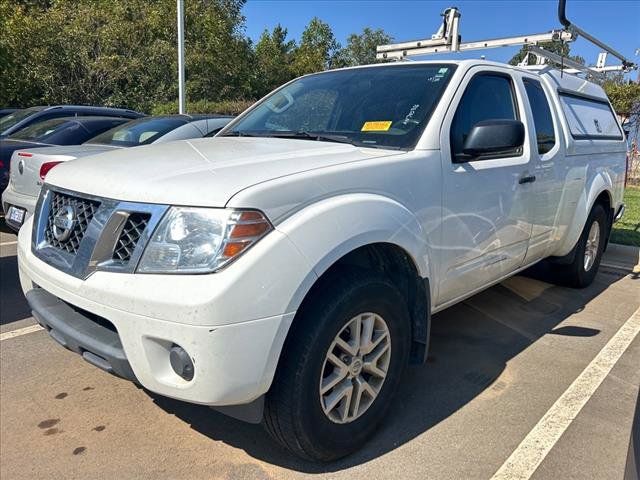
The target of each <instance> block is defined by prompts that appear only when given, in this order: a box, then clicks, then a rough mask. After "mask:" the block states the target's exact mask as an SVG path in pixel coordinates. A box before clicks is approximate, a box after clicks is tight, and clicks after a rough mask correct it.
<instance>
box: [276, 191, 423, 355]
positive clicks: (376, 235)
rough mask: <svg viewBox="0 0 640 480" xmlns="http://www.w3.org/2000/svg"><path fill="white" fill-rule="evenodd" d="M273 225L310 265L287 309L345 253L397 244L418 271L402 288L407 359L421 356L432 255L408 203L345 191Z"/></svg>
mask: <svg viewBox="0 0 640 480" xmlns="http://www.w3.org/2000/svg"><path fill="white" fill-rule="evenodd" d="M276 228H277V230H278V231H279V232H281V233H283V234H285V235H286V236H287V237H288V238H289V240H290V241H291V243H292V244H293V245H294V246H295V248H296V249H297V250H298V251H299V252H300V253H301V254H302V256H303V257H304V258H305V259H306V260H307V262H308V266H309V268H310V269H311V271H310V272H309V275H308V276H307V277H306V278H305V281H304V282H302V283H301V284H300V286H299V288H298V289H297V291H296V292H295V294H294V295H293V297H292V298H291V303H290V304H289V309H288V311H297V310H298V308H299V307H300V305H301V304H302V302H303V300H304V299H305V298H306V296H307V294H308V293H309V292H310V291H311V289H312V287H313V285H314V284H315V282H316V281H317V280H318V278H320V277H321V276H322V275H323V274H324V273H325V272H326V271H327V270H329V268H331V266H332V265H334V264H335V263H336V262H337V261H339V260H340V259H341V258H343V257H344V256H345V255H347V254H349V253H351V252H353V251H354V250H357V249H358V248H360V247H364V246H367V245H372V244H390V245H394V246H396V247H398V248H400V249H401V250H402V251H403V252H404V253H405V254H406V255H407V257H408V259H409V261H410V262H412V263H413V266H414V267H415V270H416V273H417V275H418V277H419V278H417V279H416V284H415V289H411V290H410V291H408V292H407V294H408V295H409V297H408V305H407V307H408V308H409V313H410V316H411V322H412V326H411V327H412V348H411V363H413V364H421V363H423V362H424V361H425V360H426V357H427V354H428V345H429V336H430V332H429V331H430V325H431V321H430V318H431V304H430V302H431V298H433V295H434V292H433V290H432V289H433V287H434V284H435V282H429V278H430V273H431V264H430V262H429V259H430V258H433V257H432V256H431V255H430V254H431V248H430V245H429V242H428V238H427V236H426V235H425V232H424V230H423V228H422V227H421V224H420V222H419V221H418V219H417V218H416V216H415V215H414V214H413V213H412V212H411V211H410V210H409V209H407V208H406V207H405V206H404V205H402V204H400V203H399V202H397V201H395V200H393V199H391V198H389V197H385V196H382V195H377V194H369V193H354V194H344V195H339V196H335V197H330V198H327V199H324V200H321V201H320V202H316V203H314V204H312V205H309V206H308V207H306V208H304V209H302V210H300V211H298V212H297V213H296V214H294V215H293V216H291V217H289V218H287V220H285V221H283V222H282V223H280V224H278V226H277V227H276ZM327 232H330V233H331V234H330V235H327ZM399 281H401V279H400V280H399Z"/></svg>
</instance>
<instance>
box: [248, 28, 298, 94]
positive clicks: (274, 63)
mask: <svg viewBox="0 0 640 480" xmlns="http://www.w3.org/2000/svg"><path fill="white" fill-rule="evenodd" d="M295 47H296V42H295V41H293V40H287V29H286V28H283V27H282V26H280V25H277V26H276V27H275V28H274V29H273V31H272V32H271V33H269V31H268V30H265V31H264V32H262V35H261V36H260V40H258V43H256V47H255V55H256V63H257V66H258V78H257V79H256V83H255V88H254V92H255V94H256V96H258V97H262V96H263V95H265V94H267V93H269V92H270V91H271V90H273V89H274V88H276V87H278V86H280V85H282V84H283V83H286V82H288V81H289V80H291V79H292V78H293V77H294V76H295V74H294V73H293V66H292V61H293V52H294V50H295Z"/></svg>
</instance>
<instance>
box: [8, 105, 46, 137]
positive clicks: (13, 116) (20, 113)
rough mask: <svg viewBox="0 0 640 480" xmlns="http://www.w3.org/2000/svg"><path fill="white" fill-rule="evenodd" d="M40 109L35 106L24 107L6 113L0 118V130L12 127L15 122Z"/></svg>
mask: <svg viewBox="0 0 640 480" xmlns="http://www.w3.org/2000/svg"><path fill="white" fill-rule="evenodd" d="M39 111H40V109H37V108H25V109H22V110H16V111H15V112H12V113H10V114H8V115H5V116H3V117H1V118H0V132H1V131H3V130H6V129H7V128H11V127H13V126H14V125H15V124H16V123H18V122H20V121H21V120H24V119H25V118H27V117H29V116H31V115H33V114H34V113H38V112H39Z"/></svg>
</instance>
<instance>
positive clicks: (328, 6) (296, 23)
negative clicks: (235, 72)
mask: <svg viewBox="0 0 640 480" xmlns="http://www.w3.org/2000/svg"><path fill="white" fill-rule="evenodd" d="M452 5H455V6H456V7H458V9H459V10H460V12H461V14H462V16H461V19H460V33H461V35H462V41H463V42H464V41H473V40H480V39H487V38H496V37H505V36H514V35H524V34H532V33H543V32H548V31H549V30H553V29H558V28H560V23H559V21H558V16H557V8H558V7H557V6H558V2H557V0H522V1H508V0H502V1H496V0H493V1H480V0H477V1H471V0H467V1H464V0H463V1H460V0H455V1H454V0H448V1H438V0H431V1H425V0H421V1H419V0H411V1H406V0H402V1H400V0H398V1H393V0H384V1H382V0H349V1H346V0H322V1H310V0H249V1H248V2H247V4H246V5H245V7H244V15H245V17H246V34H247V35H248V36H249V37H250V38H252V39H253V40H254V41H257V40H258V38H259V37H260V34H261V33H262V31H263V30H264V29H265V28H266V29H269V30H271V29H273V27H274V26H276V25H277V24H278V23H279V24H281V25H282V26H283V27H285V28H287V30H288V32H289V38H293V39H296V40H299V39H300V36H301V34H302V31H303V30H304V28H305V26H306V25H307V23H309V20H311V19H312V18H313V17H314V16H317V17H319V18H320V19H322V20H323V21H325V22H327V23H328V24H329V25H330V26H331V28H332V29H333V32H334V35H335V36H336V38H337V39H338V41H339V42H340V43H342V44H343V45H344V44H345V43H346V39H347V37H348V35H349V34H350V33H356V32H361V31H362V29H363V28H364V27H371V28H373V29H376V28H382V29H383V30H384V31H385V32H387V33H388V34H390V35H392V36H393V37H394V39H395V41H398V42H399V41H407V40H419V39H424V38H430V37H431V35H432V34H433V33H435V32H436V30H437V29H438V28H439V26H440V23H441V18H440V13H441V12H442V11H443V10H444V9H445V8H447V7H450V6H452ZM567 17H568V18H569V20H570V21H571V22H572V23H574V24H575V25H577V26H578V27H580V28H581V29H582V30H585V31H586V32H588V33H590V34H591V35H593V36H595V37H597V38H599V39H600V40H601V41H603V42H605V43H606V44H608V45H609V46H611V47H613V48H615V49H617V50H618V51H619V52H620V53H622V54H623V55H626V56H627V58H630V59H631V60H632V61H636V62H640V56H636V55H635V51H636V49H638V48H640V1H639V0H628V1H620V0H608V1H606V0H567ZM518 49H519V47H504V48H499V49H491V50H482V51H481V50H476V51H474V52H466V53H465V54H454V55H452V54H447V55H444V54H443V55H442V56H440V57H439V58H442V59H446V58H478V57H479V56H480V55H485V56H486V58H487V59H488V60H496V61H501V62H504V61H508V60H509V59H510V58H511V57H512V56H513V55H514V54H515V53H516V52H517V51H518ZM598 51H599V49H598V48H597V47H595V46H594V45H592V44H591V43H589V42H587V41H586V40H585V39H580V38H579V39H578V40H577V41H575V42H573V44H572V45H571V53H572V54H573V55H576V54H577V55H581V56H582V57H584V58H585V59H586V62H587V64H594V63H595V61H596V59H597V56H598ZM431 58H435V57H434V56H433V55H432V56H431ZM617 63H619V62H617V61H616V60H615V59H614V58H613V57H611V56H609V58H608V61H607V64H609V65H611V64H617ZM634 77H635V75H634Z"/></svg>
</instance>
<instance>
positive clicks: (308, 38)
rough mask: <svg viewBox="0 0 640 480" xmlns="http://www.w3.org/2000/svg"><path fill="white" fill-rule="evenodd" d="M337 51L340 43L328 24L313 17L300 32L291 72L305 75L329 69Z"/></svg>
mask: <svg viewBox="0 0 640 480" xmlns="http://www.w3.org/2000/svg"><path fill="white" fill-rule="evenodd" d="M339 50H340V43H338V41H337V40H336V38H335V36H334V35H333V31H332V30H331V27H330V26H329V24H327V23H325V22H323V21H322V20H320V19H319V18H317V17H314V18H312V19H311V21H310V22H309V24H308V25H307V27H306V28H305V30H304V32H302V39H301V40H300V45H299V47H298V48H297V49H296V50H295V53H294V59H293V71H294V73H295V74H296V75H305V74H307V73H313V72H319V71H322V70H326V69H328V68H331V67H332V64H333V61H334V60H336V59H337V54H338V52H339Z"/></svg>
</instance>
